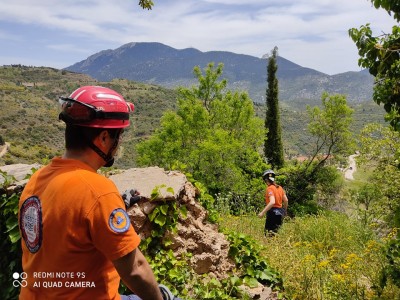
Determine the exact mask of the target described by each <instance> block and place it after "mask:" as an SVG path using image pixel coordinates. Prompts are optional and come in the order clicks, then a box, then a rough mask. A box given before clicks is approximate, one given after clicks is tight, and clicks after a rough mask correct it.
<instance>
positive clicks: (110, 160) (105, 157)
mask: <svg viewBox="0 0 400 300" xmlns="http://www.w3.org/2000/svg"><path fill="white" fill-rule="evenodd" d="M117 146H118V139H115V141H114V144H113V145H112V147H111V148H110V150H109V151H108V154H105V153H104V152H103V151H101V150H100V148H99V147H97V146H96V145H95V144H93V142H89V147H90V148H91V149H92V150H93V151H94V152H96V153H97V154H98V155H99V156H100V157H101V158H102V159H103V160H104V161H105V162H106V163H105V164H104V165H103V167H106V168H109V167H111V166H112V165H113V164H114V156H113V155H112V152H113V151H114V150H115V149H116V148H117Z"/></svg>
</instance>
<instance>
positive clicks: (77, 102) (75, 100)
mask: <svg viewBox="0 0 400 300" xmlns="http://www.w3.org/2000/svg"><path fill="white" fill-rule="evenodd" d="M59 102H60V104H61V108H62V111H61V113H60V115H59V118H60V119H61V120H63V121H64V122H65V123H68V124H73V125H78V126H84V127H97V128H125V127H128V126H129V114H130V113H131V112H133V111H134V108H135V107H134V105H133V104H132V103H129V102H126V101H125V99H124V98H123V97H122V96H121V95H120V94H119V93H117V92H116V91H114V90H112V89H109V88H106V87H102V86H83V87H80V88H78V89H77V90H75V91H74V92H72V94H71V95H70V96H69V97H60V98H59Z"/></svg>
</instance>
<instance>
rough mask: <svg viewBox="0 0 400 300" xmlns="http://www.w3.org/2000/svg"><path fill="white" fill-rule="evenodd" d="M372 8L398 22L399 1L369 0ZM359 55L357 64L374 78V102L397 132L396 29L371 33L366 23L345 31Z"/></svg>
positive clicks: (399, 56) (399, 42) (399, 61)
mask: <svg viewBox="0 0 400 300" xmlns="http://www.w3.org/2000/svg"><path fill="white" fill-rule="evenodd" d="M371 2H372V3H373V4H374V6H375V8H377V9H378V8H383V9H385V10H386V11H387V12H388V13H389V15H391V16H393V18H394V19H395V20H396V21H397V22H399V21H400V4H399V1H397V0H396V1H393V0H371ZM349 35H350V37H351V38H352V40H353V41H354V42H355V44H356V46H357V48H358V54H359V56H360V58H359V60H358V65H359V66H361V67H363V68H366V69H368V70H369V72H370V74H371V75H373V76H375V87H374V95H373V98H374V101H375V102H376V103H377V104H379V105H380V104H383V106H384V108H385V111H386V112H387V115H386V120H387V121H389V122H390V125H391V126H392V127H393V128H395V129H396V130H398V131H400V27H399V26H397V25H395V26H393V27H392V32H391V33H383V34H382V33H379V34H377V35H374V34H373V33H372V30H371V27H370V24H366V25H363V26H361V27H360V28H359V29H356V28H351V29H349Z"/></svg>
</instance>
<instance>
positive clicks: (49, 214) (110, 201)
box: [19, 158, 140, 300]
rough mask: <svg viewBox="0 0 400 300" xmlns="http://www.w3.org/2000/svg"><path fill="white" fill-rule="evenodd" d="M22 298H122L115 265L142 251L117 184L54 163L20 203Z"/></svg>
mask: <svg viewBox="0 0 400 300" xmlns="http://www.w3.org/2000/svg"><path fill="white" fill-rule="evenodd" d="M19 222H20V231H21V236H22V237H23V239H22V252H23V255H22V268H23V270H24V272H25V273H26V275H27V279H26V280H27V286H26V287H22V288H21V293H20V299H23V300H33V299H40V300H46V299H52V300H53V299H88V300H89V299H96V300H97V299H120V295H119V294H118V287H119V283H120V277H119V275H118V273H117V271H116V269H115V268H114V265H113V263H112V261H113V260H116V259H118V258H120V257H122V256H124V255H126V254H128V253H130V252H131V251H133V250H134V249H135V248H136V247H138V245H139V243H140V238H139V236H138V235H137V233H136V232H135V230H134V229H133V227H132V225H131V224H130V220H129V217H128V215H127V213H126V211H125V205H124V203H123V200H122V198H121V196H120V194H119V192H118V189H117V188H116V186H115V184H114V183H113V182H112V181H111V180H109V179H107V178H106V177H104V176H102V175H100V174H98V173H97V172H96V171H95V170H93V169H92V168H90V167H89V166H88V165H86V164H85V163H83V162H80V161H77V160H72V159H61V158H54V159H53V160H52V162H51V163H50V164H49V165H48V166H46V167H44V168H42V169H40V170H39V171H37V172H36V173H35V174H34V175H33V176H32V177H31V179H30V181H29V182H28V183H27V185H26V186H25V188H24V191H23V193H22V195H21V198H20V201H19Z"/></svg>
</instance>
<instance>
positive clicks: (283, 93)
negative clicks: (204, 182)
mask: <svg viewBox="0 0 400 300" xmlns="http://www.w3.org/2000/svg"><path fill="white" fill-rule="evenodd" d="M209 62H214V63H216V64H217V63H220V62H222V63H223V64H224V75H225V77H226V78H227V79H228V88H230V89H239V90H245V91H248V93H249V95H250V97H251V98H252V99H253V101H254V102H260V103H263V102H264V100H263V99H264V96H265V87H266V78H267V71H266V70H267V62H268V59H267V58H257V57H254V56H250V55H243V54H236V53H232V52H225V51H209V52H201V51H199V50H197V49H193V48H187V49H182V50H178V49H175V48H172V47H169V46H166V45H163V44H161V43H129V44H125V45H123V46H121V47H119V48H117V49H115V50H104V51H101V52H99V53H96V54H93V55H91V56H90V57H88V58H87V59H85V60H82V61H81V62H77V63H75V64H74V65H72V66H69V67H67V68H66V70H69V71H74V72H78V73H84V74H88V75H90V76H92V77H93V78H96V79H97V80H100V81H110V80H112V79H114V78H125V79H129V80H133V81H139V82H144V83H149V84H157V85H161V86H164V87H169V88H173V87H176V86H191V85H193V84H194V83H196V82H195V79H194V77H193V72H192V71H193V67H194V66H200V67H201V68H204V67H206V66H207V64H208V63H209ZM277 64H278V72H277V76H278V79H279V89H280V98H281V100H282V101H283V102H290V103H296V105H300V106H301V105H303V104H304V103H305V102H307V103H310V102H313V103H318V101H319V99H320V97H321V93H322V92H323V91H327V92H329V93H339V94H345V95H347V99H348V100H349V101H351V102H361V101H362V102H364V101H368V100H370V99H372V86H373V77H372V76H371V75H369V73H368V72H365V71H362V72H346V73H342V74H337V75H333V76H330V75H327V74H324V73H321V72H318V71H316V70H313V69H310V68H306V67H302V66H299V65H297V64H295V63H293V62H291V61H289V60H287V59H285V58H283V57H279V56H278V60H277Z"/></svg>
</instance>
